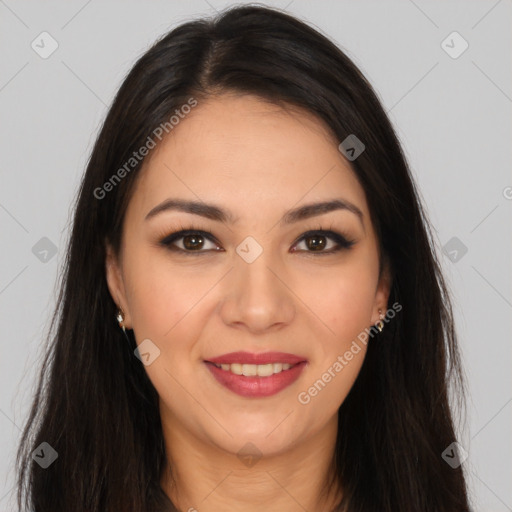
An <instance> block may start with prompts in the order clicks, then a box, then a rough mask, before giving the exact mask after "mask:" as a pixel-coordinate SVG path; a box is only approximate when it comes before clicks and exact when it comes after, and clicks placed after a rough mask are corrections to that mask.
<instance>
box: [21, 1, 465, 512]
mask: <svg viewBox="0 0 512 512" xmlns="http://www.w3.org/2000/svg"><path fill="white" fill-rule="evenodd" d="M224 91H235V92H238V93H248V94H254V95H257V96H258V97H261V98H264V99H266V100H269V101H271V102H274V103H276V104H280V105H287V104H288V105H293V106H298V107H300V108H303V109H306V110H307V111H309V112H312V113H313V114H315V115H316V116H317V117H318V118H320V119H322V120H323V121H324V122H325V123H326V124H327V126H328V127H329V128H330V129H331V130H332V133H333V134H334V135H335V136H336V138H337V140H339V141H340V142H341V141H343V140H344V139H345V138H346V137H348V136H349V135H351V134H356V135H357V137H358V138H359V139H360V140H361V141H363V143H364V144H365V151H364V152H363V153H362V154H361V155H360V156H359V157H358V158H357V159H356V160H354V161H352V162H351V166H352V169H353V171H354V173H355V175H356V176H357V178H358V180H359V182H360V183H361V185H362V187H363V188H364V190H365V193H366V197H367V202H368V205H369V208H370V213H371V218H372V222H373V224H374V226H375V229H376V232H377V234H378V239H379V243H380V246H381V249H382V252H381V254H382V257H383V258H386V259H387V261H388V262H389V264H390V267H391V269H392V272H393V284H392V289H391V293H390V297H389V303H390V304H393V303H395V302H397V303H399V304H401V305H402V306H403V310H402V312H401V313H400V314H399V315H397V316H396V318H395V319H394V320H393V321H392V322H390V323H389V325H387V326H386V328H385V329H384V331H383V332H382V334H381V335H380V340H379V342H378V343H373V342H370V343H369V345H368V351H367V355H366V358H365V361H364V364H363V366H362V368H361V371H360V374H359V376H358V378H357V380H356V382H355V384H354V386H353V388H352V389H351V391H350V393H349V395H348V397H347V398H346V400H345V401H344V403H343V404H342V406H341V407H340V409H339V433H338V438H337V443H336V450H335V453H334V455H333V471H332V481H331V482H328V483H327V485H331V484H334V483H335V482H341V483H342V488H343V502H342V503H341V504H340V509H343V510H347V511H350V512H375V511H379V512H413V511H414V512H427V511H428V512H434V511H436V512H466V511H468V510H469V505H468V498H467V491H466V485H465V480H464V475H463V471H462V469H461V467H457V468H455V469H453V468H452V467H451V466H450V465H448V464H447V463H446V462H445V461H444V460H443V458H442V456H441V454H442V452H443V451H444V450H445V448H446V447H447V446H448V445H450V443H452V442H453V441H454V440H455V439H456V436H455V432H454V424H453V419H452V413H451V409H450V404H449V389H451V388H449V385H450V384H453V385H454V386H455V387H454V388H453V389H455V390H456V396H458V397H461V398H462V397H463V394H464V387H463V380H462V373H461V369H460V362H459V354H458V349H457V340H456V335H455V330H454V321H453V317H452V310H451V305H450V300H449V296H448V292H447V288H446V285H445V282H444V280H443V276H442V274H441V271H440V265H439V262H438V260H437V258H436V252H435V250H434V245H435V244H434V241H433V237H432V235H431V228H430V227H429V222H428V220H427V216H426V214H425V211H424V209H423V208H422V206H421V201H420V198H419V194H418V192H417V190H416V188H415V185H414V183H413V180H412V178H411V174H410V171H409V169H408V165H407V162H406V159H405V156H404V154H403V152H402V149H401V147H400V144H399V141H398V139H397V136H396V134H395V132H394V130H393V127H392V126H391V124H390V121H389V120H388V118H387V116H386V113H385V111H384V110H383V107H382V105H381V104H380V102H379V100H378V98H377V95H376V94H375V92H374V91H373V89H372V87H371V85H370V84H369V83H368V81H367V80H366V79H365V78H364V76H363V75H362V74H361V72H360V71H359V70H358V68H357V67H356V66H355V65H354V63H353V62H352V61H351V60H350V59H349V58H348V57H347V56H346V55H345V54H344V53H343V51H341V50H340V49H339V48H338V47H337V46H335V45H334V44H333V43H332V42H331V41H329V40H328V39H327V38H326V37H325V36H323V35H322V34H320V33H319V32H318V31H316V30H314V29H313V28H311V27H309V26H308V25H306V24H305V23H303V22H301V21H299V20H297V19H296V18H294V17H292V16H290V15H288V14H285V13H283V12H281V11H278V10H275V9H271V8H265V7H260V6H242V7H234V8H231V9H228V10H226V11H224V12H222V13H221V14H219V15H218V16H217V17H216V18H214V19H201V20H195V21H191V22H187V23H184V24H182V25H180V26H178V27H177V28H175V29H173V30H172V31H170V32H169V33H168V34H166V35H165V36H164V37H162V38H161V39H160V40H159V41H157V42H156V43H155V44H154V45H153V47H152V48H150V49H149V50H148V51H147V52H146V53H145V54H144V55H142V57H140V59H139V60H138V61H137V62H136V64H135V65H134V67H133V68H132V70H131V71H130V72H129V74H128V75H127V77H126V78H125V80H124V82H123V84H122V86H121V87H120V90H119V92H118V94H117V96H116V97H115V100H114V102H113V104H112V106H111V108H110V110H109V112H108V114H107V116H106V119H105V121H104V124H103V126H102V128H101V130H100V132H99V134H98V137H97V139H96V142H95V145H94V148H93V150H92V154H91V156H90V160H89V162H88V165H87V169H86V172H85V175H84V177H83V180H82V183H81V187H80V190H79V193H78V197H77V201H76V207H75V212H74V222H73V227H72V231H71V235H70V240H69V245H68V250H67V255H66V261H65V268H64V270H63V273H62V281H61V283H60V285H61V287H60V294H59V297H58V305H57V308H56V310H55V313H54V316H53V317H52V322H51V329H50V332H49V334H48V339H47V348H46V352H45V357H44V361H43V364H42V368H41V373H40V376H39V383H38V389H37V393H36V395H35V397H34V401H33V404H32V408H31V411H30V415H29V418H28V420H27V423H26V426H25V429H24V432H23V436H22V441H21V443H20V446H19V448H18V454H17V455H18V457H17V461H16V462H17V474H18V495H17V496H18V504H19V508H20V510H22V509H23V507H24V506H26V507H27V510H32V511H33V512H64V511H66V512H67V511H70V510H73V511H74V512H92V511H94V512H119V511H123V512H130V511H131V512H143V511H151V510H175V508H174V506H173V505H172V504H171V503H170V501H169V499H168V497H167V496H166V495H165V493H164V492H163V490H162V489H161V487H160V478H161V475H162V471H163V469H164V467H165V465H166V464H167V461H166V456H165V452H164V444H163V436H162V427H161V423H160V415H159V409H158V395H157V392H156V390H155V389H154V387H153V385H152V384H151V382H150V381H149V379H148V377H147V375H146V372H145V370H144V366H143V365H142V363H141V361H140V360H139V359H138V358H136V357H135V356H134V349H135V348H136V343H135V339H134V337H133V333H132V332H130V333H129V334H128V336H129V337H128V340H127V339H125V338H124V337H123V332H122V331H121V330H120V329H119V327H118V325H117V322H116V319H115V317H116V304H115V303H114V301H113V300H112V297H111V295H110V293H109V290H108V288H107V283H106V278H105V257H106V253H105V242H106V241H109V242H110V243H111V244H112V246H113V248H114V250H115V251H116V252H118V251H119V248H120V241H121V240H120V237H121V233H122V225H123V220H124V214H125V210H126V206H127V204H128V201H129V199H130V196H131V193H132V192H133V189H134V184H135V182H136V179H137V175H138V172H139V170H140V168H141V165H142V163H143V161H144V160H141V161H140V162H138V163H137V164H136V165H134V166H133V168H131V169H129V172H126V173H125V174H126V175H125V176H123V179H122V180H119V181H118V182H117V181H116V182H115V186H114V185H112V186H111V187H109V191H108V193H105V194H99V193H98V190H99V189H102V190H105V187H104V184H105V183H107V182H109V180H110V179H111V178H112V176H113V174H114V173H116V171H117V170H118V169H119V168H121V167H122V166H123V165H124V164H125V163H126V162H127V161H128V160H129V159H130V157H131V156H132V154H133V152H134V151H136V150H137V149H138V148H140V147H141V146H143V145H144V144H145V143H146V142H147V140H148V137H149V136H150V135H151V134H152V133H154V130H155V129H156V128H157V127H158V126H160V125H161V124H162V123H165V122H168V120H169V117H170V116H171V115H172V114H173V112H175V110H176V109H179V108H180V106H181V105H183V104H186V103H187V102H188V101H189V99H190V98H191V97H193V98H195V99H196V100H197V101H198V102H199V103H200V102H201V100H202V99H205V98H208V97H211V96H212V95H213V94H216V93H220V92H224ZM185 122H186V121H185ZM102 187H103V188H102ZM99 196H102V197H99ZM341 432H342V433H343V434H342V435H341ZM43 442H46V443H48V444H49V445H50V446H51V447H52V448H53V449H54V450H55V451H56V452H57V453H58V458H57V459H56V460H55V461H54V462H53V463H52V464H51V465H50V466H49V467H48V468H46V469H43V468H42V467H40V465H39V464H37V463H36V462H35V461H34V460H33V459H32V456H31V455H32V452H33V451H34V450H35V449H36V448H37V447H39V446H40V444H41V443H43Z"/></svg>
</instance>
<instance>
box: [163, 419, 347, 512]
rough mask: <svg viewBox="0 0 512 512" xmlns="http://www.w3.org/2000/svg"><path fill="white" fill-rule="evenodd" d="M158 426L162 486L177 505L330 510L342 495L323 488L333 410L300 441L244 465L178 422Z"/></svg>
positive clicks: (204, 511)
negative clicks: (162, 445)
mask: <svg viewBox="0 0 512 512" xmlns="http://www.w3.org/2000/svg"><path fill="white" fill-rule="evenodd" d="M162 426H163V428H164V438H165V445H166V454H167V460H168V461H169V464H168V465H167V468H166V471H165V472H164V474H163V475H162V479H161V486H162V489H163V490H164V492H165V493H166V494H167V495H168V497H169V498H170V500H171V501H172V502H173V504H174V505H175V506H176V507H178V509H179V510H182V511H187V512H194V511H201V512H217V511H218V510H222V511H224V512H237V511H240V510H244V512H256V511H258V512H261V510H265V509H268V510H279V511H282V512H298V511H303V510H322V511H326V512H331V511H333V510H334V508H335V506H336V505H337V504H338V503H339V501H340V499H341V491H340V487H339V485H335V486H334V487H335V488H334V489H332V490H329V492H328V490H327V489H326V488H325V484H326V482H328V481H329V478H330V477H331V475H332V457H333V454H334V448H335V444H336V435H337V415H336V416H335V417H334V418H332V420H331V421H330V422H329V423H327V425H326V426H325V428H324V429H322V430H321V431H319V432H317V433H316V434H315V435H314V436H312V437H311V438H309V439H308V440H307V441H305V442H303V443H301V444H300V445H298V446H295V447H291V448H290V449H289V450H287V451H286V452H282V453H280V454H276V455H273V456H268V457H261V458H260V459H259V460H257V462H254V461H252V463H251V462H247V466H246V465H245V464H244V463H242V462H241V461H240V459H239V458H238V457H237V455H236V454H233V453H229V452H227V451H225V450H222V449H220V448H218V447H217V446H215V445H213V444H208V443H206V442H204V441H201V440H198V439H197V438H196V437H194V436H193V435H192V434H191V433H190V432H189V431H187V430H185V429H180V428H179V425H178V424H172V425H171V424H167V426H166V425H165V423H163V424H162Z"/></svg>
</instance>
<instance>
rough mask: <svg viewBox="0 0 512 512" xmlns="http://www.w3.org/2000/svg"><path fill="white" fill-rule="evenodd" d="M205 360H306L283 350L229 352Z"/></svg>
mask: <svg viewBox="0 0 512 512" xmlns="http://www.w3.org/2000/svg"><path fill="white" fill-rule="evenodd" d="M205 361H206V362H210V363H215V364H233V363H240V364H269V363H288V364H290V365H293V364H297V363H301V362H303V361H307V359H306V358H305V357H301V356H296V355H294V354H287V353H285V352H262V353H260V354H254V353H251V352H230V353H229V354H224V355H222V356H218V357H213V358H210V359H206V360H205Z"/></svg>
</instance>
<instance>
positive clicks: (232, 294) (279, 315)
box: [220, 251, 295, 334]
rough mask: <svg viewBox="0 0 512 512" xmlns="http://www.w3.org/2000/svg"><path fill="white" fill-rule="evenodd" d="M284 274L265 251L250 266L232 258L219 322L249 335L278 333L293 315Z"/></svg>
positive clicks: (292, 302) (290, 292) (290, 294)
mask: <svg viewBox="0 0 512 512" xmlns="http://www.w3.org/2000/svg"><path fill="white" fill-rule="evenodd" d="M286 281H287V279H286V272H285V271H284V270H283V269H282V267H280V266H279V265H278V264H277V263H276V260H275V259H274V260H272V261H271V258H270V257H267V253H266V251H263V253H262V254H261V255H260V256H259V257H258V258H257V259H256V260H255V261H253V262H252V263H248V262H247V261H245V260H244V259H243V258H241V257H238V256H237V257H236V259H235V263H234V268H233V269H232V271H231V272H229V274H228V276H227V281H226V283H225V290H226V293H225V295H224V297H223V300H222V304H221V307H220V314H221V317H222V320H223V322H224V323H225V324H226V325H228V326H230V327H235V328H238V329H245V330H247V331H248V332H250V333H252V334H261V333H265V332H267V331H275V330H279V329H282V328H283V327H285V326H286V325H288V324H290V322H291V321H292V320H293V318H294V315H295V305H294V300H295V296H294V294H293V292H292V290H291V288H290V285H289V284H288V283H287V282H286Z"/></svg>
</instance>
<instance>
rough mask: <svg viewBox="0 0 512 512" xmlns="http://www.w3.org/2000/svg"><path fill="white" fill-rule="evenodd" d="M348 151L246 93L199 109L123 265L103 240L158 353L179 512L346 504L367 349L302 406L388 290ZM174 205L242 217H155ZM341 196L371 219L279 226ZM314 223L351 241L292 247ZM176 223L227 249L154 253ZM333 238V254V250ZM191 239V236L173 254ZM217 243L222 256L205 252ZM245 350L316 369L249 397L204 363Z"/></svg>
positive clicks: (147, 180)
mask: <svg viewBox="0 0 512 512" xmlns="http://www.w3.org/2000/svg"><path fill="white" fill-rule="evenodd" d="M338 144H339V141H336V139H334V137H333V136H332V135H331V134H330V132H329V131H328V129H327V128H326V126H325V125H324V124H323V123H322V122H321V121H320V120H319V119H317V118H316V117H314V116H313V115H311V114H310V113H307V112H303V111H300V110H297V109H294V110H291V109H287V110H286V111H285V110H283V109H282V108H280V107H278V106H276V105H271V104H269V103H267V102H265V101H263V100H261V99H258V98H256V97H254V96H250V95H234V94H223V95H220V96H217V97H214V98H210V99H209V100H206V101H205V100H203V101H201V102H200V103H199V104H198V106H197V107H196V108H194V109H193V110H192V112H191V113H190V114H188V115H187V116H186V118H185V119H184V120H182V121H181V122H180V124H179V125H177V126H176V127H175V128H174V129H173V130H172V132H170V134H169V135H167V137H166V138H165V139H163V141H162V143H161V144H160V145H159V146H158V147H157V148H156V149H154V150H153V152H152V153H151V158H150V159H147V160H146V162H145V165H144V167H143V170H142V174H141V175H140V179H139V180H138V182H137V184H136V188H135V190H134V193H133V196H132V197H131V200H130V203H129V205H128V209H127V212H126V217H125V222H124V228H123V237H122V247H121V252H120V255H119V257H116V256H115V255H114V254H113V251H112V250H111V248H110V247H109V246H107V254H108V256H107V261H106V272H107V281H108V286H109V289H110V292H111V294H112V297H113V299H114V300H115V301H116V303H117V304H118V305H119V306H120V307H121V308H122V309H123V311H124V325H125V327H126V328H130V329H133V330H134V333H135V337H136V340H137V343H138V344H140V343H141V342H142V340H145V339H146V338H149V339H150V340H151V341H152V342H153V343H154V344H155V345H156V346H157V347H158V348H159V350H160V355H159V356H158V357H157V358H156V359H155V360H154V361H153V362H152V363H151V364H150V365H148V366H145V369H146V371H147V374H148V376H149V378H150V379H151V382H152V383H153V385H154V386H155V388H156V390H157V392H158V394H159V397H160V412H161V420H162V427H163V433H164V439H165V445H166V453H167V458H168V461H169V464H170V467H172V471H173V477H174V480H175V482H176V483H175V484H173V480H172V479H171V473H170V471H169V470H167V471H166V473H165V474H164V475H163V476H162V480H161V484H162V488H163V489H164V490H165V491H166V492H167V494H168V496H169V497H170V498H171V499H172V500H173V502H174V503H175V504H176V505H177V506H178V507H180V509H182V510H184V511H188V510H190V511H192V510H194V508H195V509H196V510H200V511H201V512H210V511H218V510H223V511H227V512H230V511H240V510H244V511H246V512H252V511H268V510H280V511H294V512H295V511H299V510H300V511H303V510H322V511H324V510H325V511H328V510H330V508H332V507H333V506H334V504H335V503H336V501H337V500H339V499H340V497H341V493H342V489H335V490H333V492H332V493H331V494H329V495H327V493H324V492H322V486H323V485H324V483H325V481H326V479H327V475H328V474H329V468H330V461H331V457H332V454H333V452H334V446H335V441H336V435H337V411H338V408H339V407H340V405H341V404H342V402H343V401H344V399H345V397H346V396H347V394H348V392H349V391H350V388H351V387H352V385H353V383H354V381H355V379H356V377H357V375H358V373H359V370H360V368H361V365H362V363H363V360H364V357H365V353H366V348H365V346H364V344H360V345H361V346H362V350H361V351H360V352H359V353H358V354H357V355H355V356H354V358H353V359H352V360H351V361H350V362H349V363H348V364H347V365H346V366H345V367H344V368H343V370H342V371H341V372H339V373H338V374H337V375H336V377H335V378H333V379H332V380H331V382H329V383H328V384H327V385H326V386H325V387H324V388H323V389H322V390H321V391H320V392H319V393H318V394H317V396H315V397H312V398H311V401H310V402H309V403H308V404H307V405H303V404H301V403H299V401H298V399H297V396H298V394H299V393H300V392H301V391H307V390H308V388H309V387H310V386H312V385H313V383H315V382H316V381H317V380H318V379H319V378H321V376H322V374H323V373H324V372H326V371H327V369H328V368H329V367H332V365H333V364H334V362H335V361H336V360H337V358H338V356H340V355H343V354H344V353H345V352H346V351H347V350H348V349H349V348H350V346H351V343H352V342H353V340H355V339H356V338H357V336H358V334H360V333H361V332H362V331H364V329H365V328H368V327H370V326H371V325H373V324H375V323H377V322H378V320H379V312H378V311H379V309H381V310H382V312H385V311H386V309H387V301H388V297H389V289H390V280H389V272H388V271H387V269H385V272H384V273H383V275H382V277H381V278H380V279H379V254H378V245H377V239H376V234H375V232H374V229H373V226H372V224H371V221H370V216H369V211H368V205H367V201H366V196H365V193H364V190H363V188H362V187H361V185H360V184H359V182H358V181H357V179H356V177H355V174H354V173H353V171H352V170H351V168H350V163H349V162H348V161H347V160H346V159H345V158H344V157H343V155H342V154H341V153H340V152H339V150H338ZM170 197H173V198H180V199H188V200H201V201H205V202H207V203H214V204H216V205H218V206H220V207H221V208H223V209H227V210H229V211H231V212H232V213H233V215H234V216H235V217H236V218H237V219H238V220H237V222H236V223H234V224H229V223H222V222H218V221H214V220H211V219H206V218H203V217H199V216H197V215H194V214H191V213H184V212H178V211H167V212H163V213H160V214H158V215H156V216H155V217H153V218H151V219H150V220H145V216H146V214H147V213H148V212H149V211H150V210H151V209H152V208H154V207H155V206H156V205H158V204H160V203H161V202H162V201H164V200H165V199H167V198H170ZM334 198H342V199H344V200H346V201H350V202H351V203H352V204H354V205H356V206H357V207H358V208H359V209H360V210H361V212H362V213H363V218H362V222H361V221H360V220H359V218H358V216H357V215H355V214H354V213H352V212H350V211H348V210H336V211H332V212H328V213H324V214H322V215H319V216H317V217H313V218H310V219H307V220H302V221H299V222H297V223H296V224H290V225H281V224H279V223H278V221H279V219H281V217H282V215H283V214H284V213H285V212H286V211H288V210H289V209H292V208H295V207H297V206H301V205H304V204H308V203H311V202H318V201H325V200H330V199H334ZM319 228H322V229H325V230H329V229H330V230H333V231H336V232H340V233H342V234H345V235H346V236H347V237H348V238H349V239H351V240H352V239H353V240H355V244H354V245H353V246H352V247H351V248H349V249H341V250H340V251H339V252H335V253H333V254H329V255H327V254H326V255H319V254H318V252H314V248H313V250H312V249H311V246H308V245H307V241H305V240H304V239H303V240H302V241H297V240H298V239H299V237H300V236H301V235H302V234H303V233H305V232H306V231H308V230H318V229H319ZM181 229H194V230H197V229H201V230H204V231H206V232H208V233H211V234H212V235H213V237H214V240H216V241H209V240H207V239H203V245H202V246H201V245H200V246H199V248H198V249H194V248H193V247H192V251H193V250H195V251H196V252H195V253H194V254H191V255H186V254H185V255H181V254H180V253H177V252H172V251H171V250H169V249H168V248H166V247H163V246H160V245H159V241H160V240H162V239H163V238H164V237H165V236H167V235H168V234H170V233H172V232H175V231H179V230H181ZM247 236H251V237H253V238H254V239H255V240H256V241H257V242H258V243H259V244H260V246H261V247H262V248H263V252H262V254H261V255H260V256H259V257H258V258H257V259H256V260H255V261H253V262H252V263H247V262H246V261H245V260H244V259H242V258H241V257H240V256H239V255H238V254H237V252H236V248H237V246H238V245H239V244H240V243H241V242H242V241H243V240H244V239H245V238H246V237H247ZM323 241H324V242H325V243H327V244H328V247H326V248H325V249H323V250H324V251H328V250H329V249H330V248H332V247H336V246H337V243H336V241H334V240H332V239H330V238H325V239H323ZM294 242H296V243H295V244H294ZM183 244H184V239H183V238H181V239H180V240H177V241H176V242H175V244H174V245H175V246H179V247H181V248H183V247H184V246H183ZM188 247H190V245H189V246H188ZM215 247H221V248H222V249H223V251H219V252H214V251H212V250H210V249H214V248H215ZM293 248H295V249H296V252H293ZM198 251H203V252H202V253H201V254H198V253H197V252H198ZM308 251H309V252H308ZM189 252H191V250H190V249H189ZM372 342H377V343H378V339H375V341H374V340H371V341H370V343H372ZM238 350H245V351H249V352H258V353H261V352H268V351H281V352H289V353H292V354H297V355H300V356H303V357H305V358H306V359H307V360H308V365H307V367H306V368H305V369H304V371H303V372H302V374H301V375H300V377H299V379H298V380H297V381H295V382H294V383H293V384H292V385H291V386H289V387H287V388H285V389H284V390H282V391H280V392H279V393H277V394H276V395H273V396H270V397H265V398H246V397H241V396H239V395H237V394H235V393H233V392H231V391H230V390H228V389H226V388H225V387H223V386H221V385H220V384H219V383H218V382H217V381H216V380H215V379H214V378H213V376H212V375H211V374H210V371H209V370H208V368H207V367H206V365H205V363H204V362H203V361H204V360H205V359H208V358H211V357H215V356H219V355H222V354H225V353H229V352H234V351H238ZM248 442H251V443H252V444H253V445H254V446H256V447H257V450H258V451H259V453H260V454H261V458H260V459H259V460H258V462H257V463H256V464H254V465H253V466H252V467H248V466H247V465H245V464H244V463H243V462H242V461H241V460H240V459H239V458H238V457H237V453H238V452H239V450H240V449H241V448H242V447H244V445H246V443H248Z"/></svg>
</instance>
